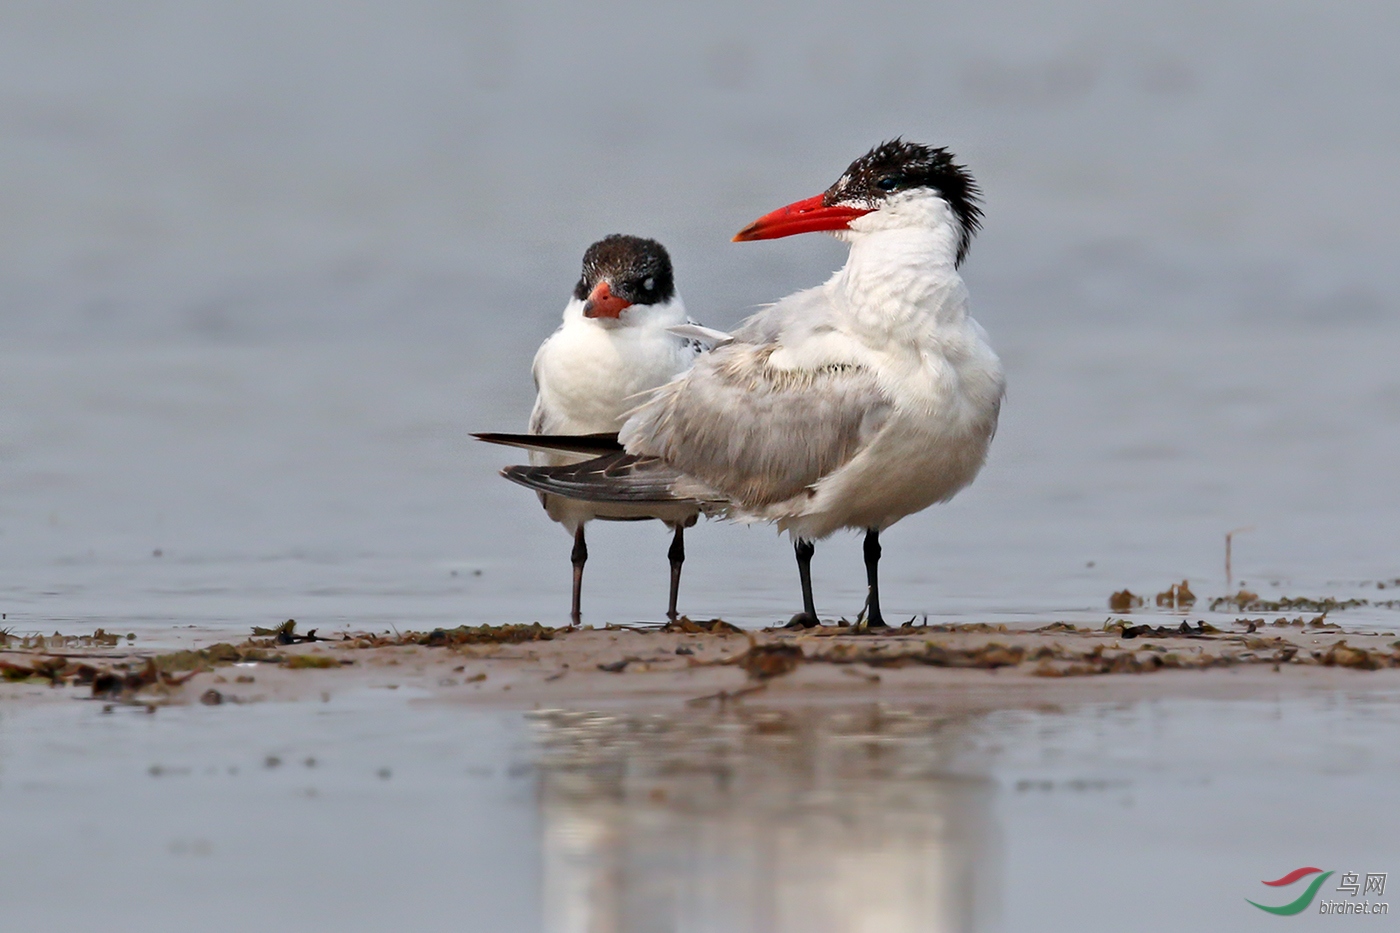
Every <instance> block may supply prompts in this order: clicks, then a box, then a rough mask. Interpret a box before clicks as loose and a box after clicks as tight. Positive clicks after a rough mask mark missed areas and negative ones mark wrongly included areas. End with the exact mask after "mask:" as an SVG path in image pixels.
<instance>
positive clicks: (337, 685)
mask: <svg viewBox="0 0 1400 933" xmlns="http://www.w3.org/2000/svg"><path fill="white" fill-rule="evenodd" d="M706 625H710V623H701V624H695V623H685V624H682V625H678V626H672V627H670V628H671V630H669V631H668V630H655V629H652V630H643V629H633V628H608V629H597V630H594V629H583V630H570V629H546V628H542V627H540V626H502V627H497V628H487V627H482V628H478V629H465V628H463V629H455V630H450V631H446V632H444V631H442V630H437V631H435V632H432V633H417V634H407V635H395V636H393V637H392V638H391V637H388V636H384V635H372V634H361V635H355V636H349V637H345V638H342V639H338V640H318V641H314V642H303V641H297V640H296V639H297V638H299V636H296V635H295V634H283V635H281V636H280V637H279V636H278V635H276V634H275V633H274V634H273V635H271V636H268V635H266V634H264V636H263V637H254V638H252V639H249V640H248V641H246V642H243V643H242V644H239V645H229V644H227V643H218V644H215V645H212V646H206V647H204V648H202V649H200V650H197V651H183V652H173V653H165V654H160V653H156V652H149V651H140V650H136V649H134V648H131V647H128V646H126V645H125V644H124V643H118V644H100V643H96V644H95V643H92V640H91V639H87V641H88V644H83V643H82V641H83V640H79V639H66V640H64V643H62V644H55V640H53V639H49V640H46V641H45V642H44V643H43V644H30V645H28V646H17V645H16V644H15V643H14V639H11V644H10V645H9V646H7V647H5V648H4V649H3V650H0V674H3V676H4V682H0V702H3V703H5V704H6V705H9V704H14V703H21V704H32V703H46V702H54V701H58V700H69V699H78V698H87V699H94V700H98V701H102V702H104V703H110V704H129V703H134V704H146V705H149V706H151V707H152V708H154V707H156V706H159V705H166V704H172V703H196V702H203V703H206V704H209V705H217V704H221V703H250V702H267V701H300V700H313V701H314V700H323V699H326V698H328V697H329V696H331V695H333V694H337V693H343V692H346V691H351V690H355V691H359V690H386V691H388V690H400V689H403V690H411V691H414V692H416V693H417V694H419V695H426V696H428V697H430V698H433V699H437V700H443V701H447V702H460V703H469V704H480V705H490V706H496V707H516V708H533V707H540V706H578V705H599V704H616V703H657V704H663V705H674V704H678V703H688V704H691V705H706V704H722V703H729V702H745V701H756V700H759V699H761V700H762V701H763V702H800V703H825V702H871V701H879V700H890V701H894V700H899V701H937V702H940V703H943V702H949V703H951V702H958V703H972V704H975V705H984V704H992V705H1022V704H1029V705H1035V704H1037V703H1056V702H1082V701H1092V700H1096V699H1102V700H1114V699H1138V698H1148V697H1163V696H1191V697H1214V698H1228V697H1239V698H1247V697H1251V696H1267V695H1273V694H1276V693H1278V692H1280V691H1284V692H1289V693H1292V692H1297V691H1310V690H1335V689H1372V688H1376V689H1390V688H1394V687H1396V686H1400V641H1397V640H1396V638H1395V635H1394V634H1393V633H1384V632H1374V633H1356V632H1346V633H1342V632H1340V631H1337V630H1335V629H1332V628H1329V627H1324V626H1325V623H1323V624H1322V625H1321V626H1320V625H1319V624H1318V623H1313V624H1312V625H1311V626H1309V625H1308V624H1307V623H1303V624H1297V623H1294V624H1285V625H1272V624H1266V625H1263V626H1258V625H1257V623H1256V630H1255V631H1249V630H1248V629H1247V627H1246V626H1245V625H1244V624H1240V625H1238V626H1237V628H1238V630H1236V631H1219V630H1214V629H1212V628H1211V627H1210V626H1205V627H1204V629H1197V628H1193V627H1192V626H1190V625H1186V626H1185V627H1184V628H1183V627H1181V626H1178V627H1177V628H1175V629H1171V628H1168V627H1160V628H1151V627H1144V628H1136V629H1135V627H1132V626H1128V627H1127V628H1126V630H1125V629H1124V627H1123V626H1122V625H1121V624H1120V625H1118V626H1116V627H1114V628H1111V629H1109V630H1097V631H1095V630H1090V629H1086V628H1074V627H1072V626H1065V625H1051V626H1045V627H1043V628H1040V629H1036V630H1014V629H1007V628H1006V627H1004V626H987V625H963V626H928V627H922V628H921V627H915V628H912V629H896V630H894V631H892V632H890V633H888V634H868V633H856V632H854V630H852V629H849V628H836V627H822V628H820V629H815V630H809V631H786V630H768V631H763V632H739V631H737V630H733V629H732V628H731V627H728V626H725V625H724V624H723V623H719V624H717V625H714V626H713V630H712V631H710V630H706V629H705V628H703V627H702V626H706ZM685 629H689V630H688V631H686V630H685ZM288 631H289V633H290V632H291V630H288ZM279 641H280V642H286V641H290V642H292V643H290V644H285V643H279Z"/></svg>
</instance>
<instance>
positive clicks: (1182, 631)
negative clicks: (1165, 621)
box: [1104, 619, 1220, 638]
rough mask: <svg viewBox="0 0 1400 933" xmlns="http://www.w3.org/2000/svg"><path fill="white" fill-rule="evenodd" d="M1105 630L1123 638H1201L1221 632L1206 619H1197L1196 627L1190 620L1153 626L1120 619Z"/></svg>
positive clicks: (1106, 626) (1105, 627)
mask: <svg viewBox="0 0 1400 933" xmlns="http://www.w3.org/2000/svg"><path fill="white" fill-rule="evenodd" d="M1104 631H1106V632H1117V633H1118V634H1119V635H1121V636H1122V637H1123V638H1137V637H1138V636H1140V635H1155V636H1157V637H1158V638H1200V637H1203V636H1207V635H1218V634H1220V629H1218V628H1216V627H1215V626H1214V625H1211V624H1210V623H1209V622H1205V621H1197V622H1196V627H1195V628H1192V627H1191V623H1190V622H1182V623H1181V624H1180V625H1159V626H1157V627H1156V628H1153V627H1152V626H1151V625H1130V624H1129V623H1127V622H1124V621H1123V620H1122V619H1119V620H1117V621H1115V622H1110V623H1108V624H1107V625H1105V626H1104Z"/></svg>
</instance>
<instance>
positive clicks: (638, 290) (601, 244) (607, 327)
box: [476, 234, 718, 623]
mask: <svg viewBox="0 0 1400 933" xmlns="http://www.w3.org/2000/svg"><path fill="white" fill-rule="evenodd" d="M674 331H679V332H680V333H676V332H674ZM712 333H718V332H712V331H708V330H707V329H706V328H703V327H700V326H699V325H697V324H695V322H693V321H690V320H689V319H688V318H687V317H686V313H685V304H684V303H683V302H682V301H681V297H680V295H679V294H677V293H676V286H675V276H674V273H673V271H672V268H671V257H670V256H669V255H668V254H667V252H666V249H665V247H663V246H662V245H661V244H660V243H658V242H656V241H655V240H647V239H643V238H641V237H635V236H624V235H621V234H613V235H612V236H608V237H604V238H603V239H601V240H599V241H598V242H596V243H594V244H593V245H592V246H590V247H588V250H587V251H586V252H585V253H584V254H583V272H582V274H581V275H580V277H579V280H578V284H577V285H576V286H575V287H574V292H573V297H572V298H570V300H569V303H568V304H567V305H566V306H565V308H564V321H563V323H562V324H561V325H560V326H559V329H558V330H556V331H555V332H554V334H553V335H552V336H550V337H549V338H548V339H547V340H545V342H544V343H543V344H541V345H540V348H539V351H538V352H537V353H536V354H535V362H534V367H533V373H534V377H535V388H536V391H537V395H536V397H535V407H534V411H533V412H532V413H531V415H530V427H529V435H518V434H478V435H476V436H477V437H479V438H481V439H482V440H486V441H491V442H494V443H499V444H507V445H511V446H516V447H524V448H527V449H529V450H530V462H531V463H532V464H534V465H535V466H538V467H557V466H560V465H564V464H571V463H577V462H579V461H581V460H586V459H587V458H588V457H589V456H590V455H596V454H597V453H598V452H599V451H608V450H615V449H617V443H616V441H615V437H616V435H617V431H618V429H619V428H620V427H621V426H622V424H623V421H624V419H625V418H626V415H627V413H628V412H629V411H631V410H632V409H633V408H634V407H635V406H636V404H637V400H638V396H639V395H640V394H642V393H645V392H647V391H649V390H652V389H655V388H657V387H658V386H660V385H662V384H664V383H666V382H667V381H668V380H670V379H672V378H673V377H675V376H676V375H677V374H679V373H681V372H684V371H685V370H686V369H688V368H689V367H690V365H691V363H693V362H694V360H695V357H696V354H697V353H699V352H700V351H701V350H702V349H704V346H705V344H704V343H703V342H702V341H701V339H699V337H700V336H702V335H706V334H712ZM692 335H694V336H692ZM540 501H541V502H542V503H543V505H544V508H545V511H546V512H547V513H548V514H549V517H550V518H552V519H553V520H554V521H556V522H558V523H559V524H561V525H563V526H564V528H565V530H567V531H568V532H569V534H571V535H572V536H573V539H574V548H573V552H572V555H571V558H572V561H573V567H574V580H573V600H572V602H571V606H570V616H571V618H572V619H573V621H574V622H575V623H578V622H579V620H580V618H581V615H582V608H581V600H582V590H583V566H584V563H585V562H586V561H587V560H588V545H587V543H586V541H585V539H584V531H583V529H584V525H586V524H587V523H588V522H589V521H591V520H593V519H595V518H597V519H604V520H611V521H639V520H643V519H648V518H657V519H660V520H662V521H663V522H665V523H666V524H667V525H668V526H670V528H671V529H672V532H673V534H672V538H671V547H670V550H669V551H668V552H667V557H668V558H669V559H670V562H671V590H670V600H669V605H668V608H667V615H668V616H669V617H670V618H672V619H674V618H676V599H677V597H678V594H679V591H680V581H681V565H682V564H683V563H684V561H685V529H686V528H687V527H689V526H690V525H693V524H695V520H696V516H697V515H698V514H699V506H698V504H696V503H694V502H688V501H684V500H666V501H656V502H648V503H634V502H626V501H623V502H608V501H600V500H594V501H589V500H583V499H576V498H569V497H565V496H559V495H555V494H553V493H551V492H550V491H548V490H541V491H540Z"/></svg>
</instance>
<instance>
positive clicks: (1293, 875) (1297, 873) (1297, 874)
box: [1264, 868, 1322, 888]
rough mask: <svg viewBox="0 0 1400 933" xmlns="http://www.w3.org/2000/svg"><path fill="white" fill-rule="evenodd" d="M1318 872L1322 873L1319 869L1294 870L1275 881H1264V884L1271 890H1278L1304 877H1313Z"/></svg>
mask: <svg viewBox="0 0 1400 933" xmlns="http://www.w3.org/2000/svg"><path fill="white" fill-rule="evenodd" d="M1320 871H1322V869H1321V868H1295V869H1293V870H1292V871H1290V872H1289V873H1288V874H1286V875H1284V876H1283V877H1282V878H1280V879H1278V880H1277V881H1265V882H1264V883H1265V884H1267V885H1268V886H1269V887H1271V888H1278V887H1282V886H1283V885H1285V884H1292V883H1293V882H1295V881H1297V880H1298V879H1299V878H1301V877H1303V876H1304V875H1315V874H1317V873H1318V872H1320Z"/></svg>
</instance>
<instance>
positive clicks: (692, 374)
mask: <svg viewBox="0 0 1400 933" xmlns="http://www.w3.org/2000/svg"><path fill="white" fill-rule="evenodd" d="M980 197H981V196H980V191H979V189H978V187H977V184H976V183H975V182H974V180H973V179H972V176H971V175H970V174H969V173H968V171H967V169H966V168H965V167H963V166H962V165H959V164H958V163H957V162H955V161H954V157H953V156H952V155H951V154H950V153H949V152H948V151H947V150H946V149H942V148H932V147H929V146H924V145H919V144H916V143H912V142H905V141H903V140H900V139H895V140H892V141H890V142H886V143H882V144H880V145H878V146H876V147H875V148H874V149H872V150H871V151H870V152H868V153H866V154H865V155H863V156H861V157H860V158H859V159H857V160H855V161H854V162H852V163H851V165H850V167H849V168H847V169H846V171H845V173H844V174H842V175H841V177H840V178H839V179H837V181H836V182H835V183H834V184H833V185H832V186H831V187H830V188H828V189H827V190H826V191H825V192H823V193H822V194H820V195H817V196H816V197H813V198H808V199H806V200H802V201H797V202H796V203H793V204H790V205H788V206H787V207H784V208H780V209H779V210H776V211H773V212H772V213H770V214H766V215H764V216H763V217H760V218H759V219H758V220H756V221H754V222H753V223H752V224H750V225H749V226H747V227H745V228H744V229H743V230H741V231H740V232H739V233H738V235H737V236H735V237H734V239H735V241H749V240H765V239H772V238H776V237H785V236H791V235H793V234H797V233H808V232H813V231H829V232H831V233H834V234H835V235H836V236H837V237H838V238H840V239H842V240H844V241H845V242H847V243H849V244H850V253H849V256H848V258H847V261H846V265H845V266H844V267H843V268H841V269H840V270H839V271H837V272H836V273H835V274H834V275H832V277H831V278H830V279H829V280H827V282H826V283H825V284H823V285H819V286H817V287H815V288H809V289H806V290H804V291H800V292H797V293H795V294H792V295H789V296H788V297H786V298H784V299H782V300H780V301H778V302H777V303H776V304H773V305H771V306H769V307H768V308H766V309H765V310H763V311H761V312H759V313H758V314H756V315H754V316H753V317H751V318H749V319H748V320H747V321H745V322H744V323H743V324H742V325H741V326H740V327H739V328H737V329H736V330H735V331H734V333H733V334H732V338H733V339H732V340H731V341H729V342H728V343H727V344H725V345H724V346H720V347H717V348H716V349H714V350H713V351H711V352H709V353H706V354H705V355H703V356H701V357H700V358H699V359H698V360H697V362H696V364H695V365H694V366H693V367H692V368H691V369H689V370H688V371H687V372H685V373H684V374H682V375H680V376H678V377H677V378H675V379H673V380H671V381H670V382H668V383H666V384H665V385H663V386H661V387H660V388H659V389H657V390H656V391H655V392H654V393H652V395H651V396H650V397H649V398H648V399H646V400H645V401H644V402H643V403H642V404H641V405H640V406H639V407H638V408H637V409H636V410H635V411H633V412H632V413H631V415H629V416H628V418H627V420H626V422H625V423H624V424H623V425H622V428H621V431H620V432H619V434H618V443H619V445H620V447H619V449H615V450H613V451H611V452H608V453H603V454H601V455H600V456H595V457H594V458H592V459H590V460H587V461H583V462H579V463H576V464H573V465H569V466H533V467H513V468H511V469H508V470H506V471H505V473H506V475H507V476H508V478H510V479H513V480H515V481H516V482H519V483H522V484H523V485H526V486H529V487H531V488H533V489H536V490H539V491H541V492H544V493H546V494H550V495H560V496H568V497H572V498H575V499H583V500H588V501H590V502H595V503H599V504H601V503H620V502H626V503H634V504H637V505H644V506H646V507H653V508H654V507H656V506H658V505H660V504H662V503H670V502H677V503H680V502H688V503H694V504H695V505H696V506H697V507H699V508H701V509H702V510H704V511H706V512H707V513H712V514H718V515H722V516H723V517H726V518H729V519H731V520H737V521H741V522H771V523H774V524H776V525H777V527H778V529H779V530H780V531H786V532H787V533H788V534H789V535H790V536H791V538H792V541H793V544H794V549H795V552H796V556H797V564H798V573H799V577H800V580H801V586H802V612H801V613H799V614H798V615H796V616H794V617H793V620H792V623H790V624H800V625H805V626H810V625H816V624H818V620H817V613H816V608H815V605H814V601H813V597H812V580H811V560H812V554H813V552H814V550H815V544H814V542H816V541H818V540H820V539H822V538H825V537H827V536H828V535H831V534H832V533H834V532H836V531H838V530H840V529H846V528H849V529H854V530H857V531H864V533H865V540H864V559H865V569H866V579H867V583H868V586H869V590H868V596H867V599H866V606H865V624H866V625H868V626H869V627H871V628H878V627H881V626H884V625H885V624H886V623H885V620H884V617H883V615H882V614H881V611H880V589H879V578H878V567H879V560H880V552H881V549H880V532H882V531H883V530H885V529H886V528H888V527H890V526H891V525H893V524H894V523H895V522H897V521H899V520H900V519H901V518H903V517H905V516H906V515H911V514H913V513H915V512H919V511H921V510H923V509H925V508H927V507H928V506H930V505H933V504H934V503H938V502H944V501H947V500H948V499H950V498H952V496H953V495H954V494H956V493H957V492H958V491H959V490H961V489H962V488H964V487H965V486H967V485H968V484H969V483H971V482H972V480H973V479H974V478H975V477H976V476H977V474H978V472H979V471H980V470H981V469H982V465H983V463H984V462H985V461H986V458H987V452H988V448H989V446H990V444H991V441H992V437H993V435H994V434H995V433H996V426H997V418H998V415H999V413H1000V410H1001V402H1002V396H1003V394H1004V392H1005V378H1004V376H1003V373H1002V366H1001V361H1000V360H999V359H998V358H997V355H996V354H995V353H994V352H993V351H992V349H991V347H990V346H989V344H988V342H987V335H986V332H985V331H983V329H982V328H981V326H979V325H978V324H977V322H976V321H974V320H973V319H972V318H971V317H970V316H969V314H968V294H967V288H966V286H965V285H964V284H963V280H962V277H961V276H960V275H959V274H958V267H959V266H960V265H961V264H962V261H963V259H964V258H965V257H966V256H967V251H968V246H969V244H970V242H971V240H972V237H973V235H974V234H975V233H976V232H977V229H978V227H979V226H980V222H981V217H982V211H981V208H980V206H979V202H980Z"/></svg>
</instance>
